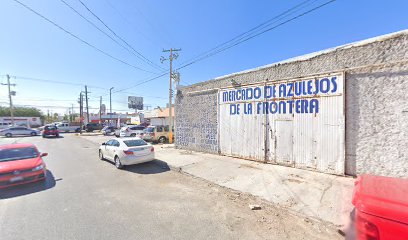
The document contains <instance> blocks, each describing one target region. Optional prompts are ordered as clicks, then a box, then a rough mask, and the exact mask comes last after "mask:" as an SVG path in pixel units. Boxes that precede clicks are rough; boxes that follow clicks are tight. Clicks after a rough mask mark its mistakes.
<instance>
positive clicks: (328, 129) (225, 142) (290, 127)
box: [218, 73, 345, 175]
mask: <svg viewBox="0 0 408 240" xmlns="http://www.w3.org/2000/svg"><path fill="white" fill-rule="evenodd" d="M282 85H284V86H282ZM272 89H273V90H272ZM260 92H261V93H260ZM248 93H251V94H248ZM257 93H260V94H261V96H260V95H259V94H258V95H257ZM244 95H245V97H243V96H244ZM251 95H252V97H250V96H251ZM255 96H257V97H255ZM243 98H246V99H243ZM218 99H219V109H218V114H219V134H220V136H219V137H220V141H219V144H220V151H221V154H224V155H229V156H236V157H242V158H246V159H252V160H257V161H266V162H270V163H275V164H280V165H285V166H292V167H297V168H306V169H312V170H316V171H320V172H325V173H331V174H339V175H343V174H344V168H345V156H344V149H345V142H344V139H345V136H344V133H345V117H344V76H343V74H342V73H336V74H327V75H325V76H315V77H311V78H302V79H293V80H287V81H277V82H273V83H260V84H257V85H251V86H238V87H236V88H228V89H222V90H220V91H219V97H218ZM248 105H251V107H252V111H249V110H248V108H249V107H248ZM238 108H239V112H238ZM265 148H266V149H265Z"/></svg>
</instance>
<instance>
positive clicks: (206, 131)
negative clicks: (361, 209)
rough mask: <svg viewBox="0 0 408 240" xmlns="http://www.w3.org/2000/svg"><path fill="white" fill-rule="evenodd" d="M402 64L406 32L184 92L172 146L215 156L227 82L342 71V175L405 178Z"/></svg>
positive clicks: (407, 85) (407, 56)
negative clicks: (221, 99) (221, 92)
mask: <svg viewBox="0 0 408 240" xmlns="http://www.w3.org/2000/svg"><path fill="white" fill-rule="evenodd" d="M404 60H408V31H407V30H406V31H401V32H398V33H394V34H389V35H385V36H381V37H378V38H375V39H369V40H365V41H361V42H357V43H353V44H348V45H344V46H340V47H337V48H333V49H328V50H325V51H321V52H318V53H313V54H309V55H305V56H301V57H298V58H294V59H289V60H287V61H284V62H279V63H276V64H272V65H268V66H264V67H261V68H257V69H253V70H249V71H245V72H240V73H235V74H231V75H227V76H223V77H220V78H216V79H213V80H210V81H206V82H201V83H197V84H194V85H191V86H187V87H184V88H182V89H181V90H180V91H179V94H178V95H177V100H176V109H175V111H176V146H177V147H178V148H181V149H189V150H195V151H202V152H210V153H218V141H217V139H218V137H217V134H218V132H217V129H218V126H217V91H218V89H219V88H221V87H230V86H231V80H232V79H233V80H234V81H235V82H237V83H241V84H248V83H256V82H261V81H269V82H273V81H277V80H281V79H287V78H298V77H304V76H311V75H317V74H320V73H327V72H338V71H344V72H345V73H346V79H345V81H346V91H345V92H346V96H345V97H346V174H348V175H357V174H361V173H374V174H380V175H386V176H405V177H406V176H408V173H407V168H408V167H407V165H408V158H407V153H408V148H406V147H405V148H404V147H402V146H403V145H404V144H405V146H408V145H407V143H408V142H407V139H408V138H407V128H406V122H407V121H406V120H407V117H408V116H407V115H408V112H407V110H408V109H406V108H408V101H407V97H406V96H405V92H407V90H408V78H407V75H406V74H405V72H406V66H407V64H408V62H406V61H405V62H404ZM397 62H402V63H401V64H397ZM393 63H394V64H393ZM404 107H405V108H404ZM404 119H405V120H404ZM402 120H404V121H402ZM401 121H402V122H401ZM400 147H402V148H400ZM390 159H391V160H390Z"/></svg>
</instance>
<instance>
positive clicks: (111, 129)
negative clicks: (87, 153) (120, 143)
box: [102, 126, 117, 136]
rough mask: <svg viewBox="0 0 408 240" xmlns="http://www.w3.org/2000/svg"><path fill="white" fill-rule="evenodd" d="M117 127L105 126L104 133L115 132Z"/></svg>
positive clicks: (110, 133)
mask: <svg viewBox="0 0 408 240" xmlns="http://www.w3.org/2000/svg"><path fill="white" fill-rule="evenodd" d="M116 129H117V127H114V126H105V127H103V128H102V134H103V135H105V136H107V135H112V134H115V131H116Z"/></svg>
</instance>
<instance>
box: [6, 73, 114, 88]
mask: <svg viewBox="0 0 408 240" xmlns="http://www.w3.org/2000/svg"><path fill="white" fill-rule="evenodd" d="M10 77H12V78H15V79H19V80H29V81H37V82H47V83H56V84H65V85H71V86H85V85H87V84H83V83H73V82H63V81H55V80H49V79H42V78H33V77H24V76H15V75H10ZM87 86H88V87H92V88H99V89H103V90H109V89H107V88H103V87H99V86H93V85H87Z"/></svg>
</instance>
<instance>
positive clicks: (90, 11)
mask: <svg viewBox="0 0 408 240" xmlns="http://www.w3.org/2000/svg"><path fill="white" fill-rule="evenodd" d="M78 1H79V2H80V3H81V4H82V6H84V7H85V9H86V10H87V11H88V12H89V13H91V14H92V16H94V17H95V18H96V19H97V20H98V21H99V22H100V23H102V24H103V25H104V26H105V27H106V28H107V29H108V30H109V31H110V32H111V33H112V34H113V35H115V36H116V37H117V38H119V39H120V40H121V41H122V42H123V43H125V44H126V46H128V47H129V48H130V49H132V50H133V51H134V52H135V53H136V54H137V55H138V56H139V59H140V60H142V61H144V62H146V63H147V64H149V65H151V66H152V67H155V68H158V69H159V70H162V68H161V67H160V66H158V65H157V64H155V63H154V62H152V61H150V60H149V59H148V58H146V57H145V56H143V54H141V53H140V52H138V51H137V50H136V49H134V48H133V47H132V46H131V45H130V44H129V43H128V42H126V41H125V40H124V39H123V38H121V37H120V36H119V35H118V34H116V32H115V31H113V30H112V29H111V28H110V27H109V26H108V25H107V24H106V23H105V22H104V21H103V20H102V19H101V18H100V17H98V15H96V14H95V13H94V12H93V11H92V10H91V9H90V8H89V7H88V6H87V5H86V4H85V3H84V2H82V1H81V0H78Z"/></svg>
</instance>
